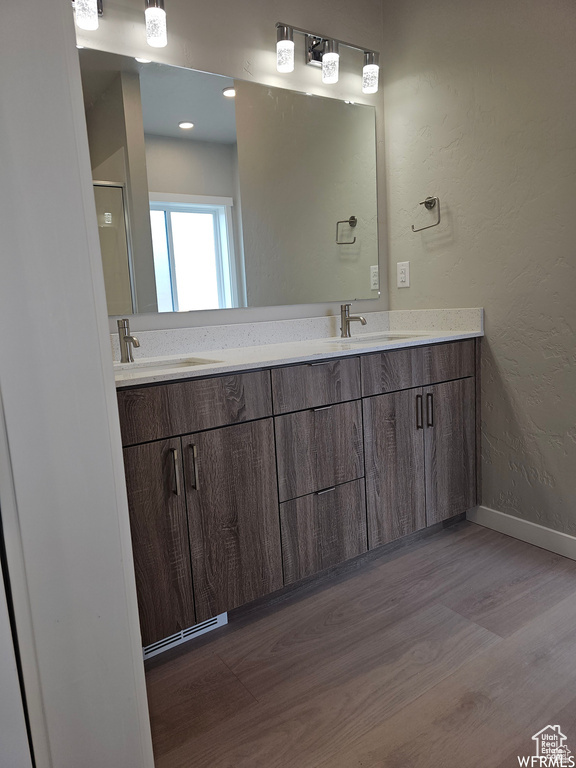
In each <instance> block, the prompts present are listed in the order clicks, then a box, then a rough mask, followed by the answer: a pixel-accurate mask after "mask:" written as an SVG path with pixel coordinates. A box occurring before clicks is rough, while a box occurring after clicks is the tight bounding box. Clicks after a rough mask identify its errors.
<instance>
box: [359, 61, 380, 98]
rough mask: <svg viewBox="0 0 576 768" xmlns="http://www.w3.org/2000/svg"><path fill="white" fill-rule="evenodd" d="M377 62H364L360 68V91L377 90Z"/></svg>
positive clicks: (369, 91) (375, 91)
mask: <svg viewBox="0 0 576 768" xmlns="http://www.w3.org/2000/svg"><path fill="white" fill-rule="evenodd" d="M379 72H380V67H379V66H378V64H365V65H364V69H363V70H362V93H377V92H378V74H379Z"/></svg>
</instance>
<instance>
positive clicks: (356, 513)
mask: <svg viewBox="0 0 576 768" xmlns="http://www.w3.org/2000/svg"><path fill="white" fill-rule="evenodd" d="M280 525H281V530H282V554H283V558H284V583H285V584H291V583H292V582H294V581H298V580H299V579H303V578H304V577H306V576H311V575H312V574H314V573H318V571H323V570H324V569H325V568H329V567H330V566H332V565H337V564H338V563H342V562H344V560H349V559H350V558H351V557H355V556H356V555H359V554H361V553H362V552H366V494H365V491H364V481H363V480H355V481H354V482H352V483H345V484H344V485H337V486H336V487H335V488H331V489H329V490H327V491H321V492H320V493H313V494H310V495H309V496H302V497H301V498H299V499H294V500H293V501H286V502H284V504H281V505H280Z"/></svg>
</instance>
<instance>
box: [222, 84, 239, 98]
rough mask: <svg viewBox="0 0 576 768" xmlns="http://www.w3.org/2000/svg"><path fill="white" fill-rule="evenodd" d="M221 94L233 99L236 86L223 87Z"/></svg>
mask: <svg viewBox="0 0 576 768" xmlns="http://www.w3.org/2000/svg"><path fill="white" fill-rule="evenodd" d="M222 96H226V98H227V99H233V98H234V96H236V88H234V87H233V86H229V87H228V88H224V90H223V91H222Z"/></svg>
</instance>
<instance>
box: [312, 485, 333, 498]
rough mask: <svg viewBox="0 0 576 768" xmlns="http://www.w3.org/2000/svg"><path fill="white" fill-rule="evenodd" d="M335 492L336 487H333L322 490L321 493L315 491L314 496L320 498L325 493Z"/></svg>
mask: <svg viewBox="0 0 576 768" xmlns="http://www.w3.org/2000/svg"><path fill="white" fill-rule="evenodd" d="M335 490H336V486H335V485H333V486H332V488H324V490H323V491H316V496H322V495H323V494H325V493H331V492H332V491H335Z"/></svg>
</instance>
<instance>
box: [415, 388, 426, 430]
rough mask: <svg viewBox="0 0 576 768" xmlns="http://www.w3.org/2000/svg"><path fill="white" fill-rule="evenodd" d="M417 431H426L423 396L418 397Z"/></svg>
mask: <svg viewBox="0 0 576 768" xmlns="http://www.w3.org/2000/svg"><path fill="white" fill-rule="evenodd" d="M416 429H424V409H423V405H422V395H416Z"/></svg>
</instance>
